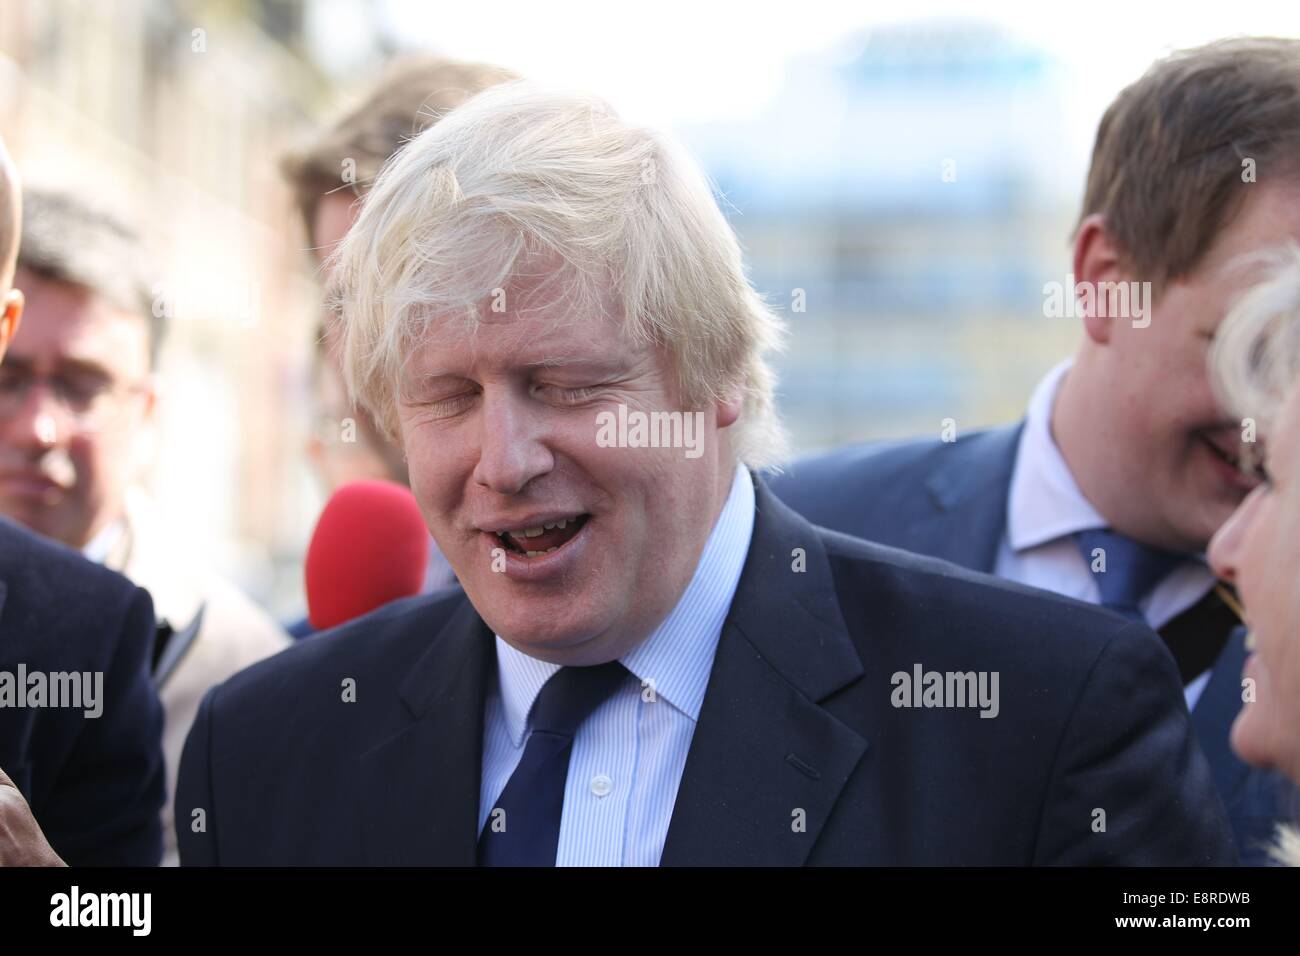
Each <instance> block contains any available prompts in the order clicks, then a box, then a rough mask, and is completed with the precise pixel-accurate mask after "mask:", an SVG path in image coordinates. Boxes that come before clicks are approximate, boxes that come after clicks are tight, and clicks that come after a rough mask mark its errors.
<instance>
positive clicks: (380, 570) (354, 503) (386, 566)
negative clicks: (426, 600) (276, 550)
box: [306, 481, 430, 630]
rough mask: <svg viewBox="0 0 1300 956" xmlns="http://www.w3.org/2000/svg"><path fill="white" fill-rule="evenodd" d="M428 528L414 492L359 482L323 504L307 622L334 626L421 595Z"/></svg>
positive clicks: (310, 563) (310, 561) (313, 548)
mask: <svg viewBox="0 0 1300 956" xmlns="http://www.w3.org/2000/svg"><path fill="white" fill-rule="evenodd" d="M429 544H430V541H429V529H428V528H426V527H425V525H424V518H423V517H422V516H421V514H420V506H419V505H418V504H416V501H415V495H413V494H411V491H410V489H409V488H406V487H404V486H402V485H399V484H395V483H393V482H391V481H353V482H349V483H348V484H346V485H342V486H340V487H339V489H338V490H337V491H335V492H334V494H333V495H331V496H330V500H329V501H327V502H326V503H325V508H324V510H323V511H321V514H320V518H318V519H317V520H316V530H315V531H314V532H312V536H311V544H310V545H309V546H308V548H307V565H306V579H307V619H308V620H309V621H310V622H311V626H312V627H314V628H316V629H317V630H325V629H326V628H330V627H336V626H337V625H339V624H342V623H344V622H345V621H350V620H352V619H353V618H356V617H360V616H361V615H363V614H368V613H369V612H371V611H373V610H374V609H375V608H377V607H380V606H381V605H384V604H387V603H388V602H389V601H395V600H397V599H398V598H403V597H409V596H410V595H412V594H419V593H420V589H421V587H422V586H423V585H424V570H425V567H426V565H427V564H428V563H429Z"/></svg>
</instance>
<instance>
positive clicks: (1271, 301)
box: [1210, 243, 1300, 433]
mask: <svg viewBox="0 0 1300 956" xmlns="http://www.w3.org/2000/svg"><path fill="white" fill-rule="evenodd" d="M1254 259H1255V261H1256V262H1259V263H1262V265H1263V266H1264V268H1265V273H1264V278H1263V279H1262V281H1260V282H1258V283H1257V284H1255V285H1253V286H1251V288H1250V289H1249V291H1247V292H1246V293H1245V294H1244V295H1243V296H1242V297H1241V298H1240V299H1239V300H1238V301H1237V303H1236V304H1235V305H1234V306H1233V308H1232V309H1231V310H1230V311H1229V313H1228V316H1227V317H1226V318H1225V319H1224V320H1223V324H1222V325H1221V326H1220V327H1219V330H1218V332H1217V334H1216V335H1215V340H1214V347H1213V348H1212V349H1211V352H1210V365H1211V374H1212V378H1213V381H1214V385H1215V389H1216V390H1217V391H1218V393H1219V396H1220V398H1221V399H1222V400H1223V403H1224V405H1225V406H1226V407H1227V409H1228V411H1229V412H1231V413H1233V414H1236V415H1241V416H1242V417H1249V418H1252V419H1254V421H1255V423H1256V425H1257V426H1258V430H1259V431H1260V432H1261V433H1267V432H1268V431H1270V430H1271V428H1272V425H1273V421H1274V419H1275V418H1276V416H1277V413H1278V411H1279V410H1280V409H1281V407H1282V404H1283V402H1284V401H1285V399H1286V395H1287V392H1289V391H1290V389H1291V387H1292V386H1293V385H1295V384H1297V383H1300V246H1297V245H1296V244H1294V243H1287V244H1286V245H1284V246H1282V247H1280V248H1277V249H1273V250H1270V251H1268V252H1265V253H1262V254H1260V255H1258V256H1256V257H1254Z"/></svg>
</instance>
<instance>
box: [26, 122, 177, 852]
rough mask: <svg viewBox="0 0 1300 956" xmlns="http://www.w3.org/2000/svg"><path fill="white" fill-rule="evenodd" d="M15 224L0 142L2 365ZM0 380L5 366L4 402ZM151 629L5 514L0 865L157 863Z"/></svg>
mask: <svg viewBox="0 0 1300 956" xmlns="http://www.w3.org/2000/svg"><path fill="white" fill-rule="evenodd" d="M20 218H21V213H20V203H19V192H18V183H17V178H16V175H15V173H14V170H13V166H12V164H11V162H10V160H9V154H8V152H7V151H6V150H5V147H4V143H3V141H0V303H2V304H3V311H2V312H0V360H2V359H3V358H4V353H5V350H6V348H7V347H8V345H9V343H10V342H11V340H12V338H13V336H14V333H15V332H16V331H17V330H18V328H19V326H20V320H21V318H22V314H23V294H22V292H21V291H20V290H18V289H15V288H13V278H14V260H15V254H16V251H17V249H16V246H17V241H18V236H19V220H20ZM8 372H9V366H8V365H3V364H0V401H3V402H7V401H9V400H10V399H11V398H12V394H11V392H10V391H9V389H8V388H7V386H8V385H10V384H11V383H12V381H13V380H12V379H10V378H9V377H8ZM153 622H154V615H153V610H152V608H151V607H150V604H149V596H148V595H147V594H145V593H144V592H143V591H141V590H140V589H139V588H137V587H134V586H132V585H131V584H130V582H128V581H126V580H125V579H123V578H122V577H121V576H120V575H117V574H113V573H111V572H109V571H106V570H104V569H103V568H99V567H97V566H95V565H94V564H92V563H91V562H89V561H87V560H85V559H84V558H83V557H81V556H80V555H78V554H77V553H76V552H74V551H70V550H68V549H67V548H64V547H61V546H59V545H55V544H52V543H50V542H47V541H45V540H43V539H41V538H39V537H37V536H36V535H33V534H31V533H29V532H28V531H26V530H24V529H22V528H19V527H18V526H16V525H14V524H12V523H10V522H9V521H8V520H5V519H0V866H43V865H56V866H57V865H59V864H60V863H65V862H66V863H68V864H70V865H73V866H78V865H113V866H153V865H156V864H157V862H158V858H159V855H160V854H161V852H162V833H161V829H160V826H161V820H160V817H159V810H160V809H161V808H162V806H163V802H164V799H165V796H166V794H165V791H164V772H163V755H162V750H161V747H160V745H159V739H160V735H161V733H162V708H161V707H160V706H159V704H158V697H157V695H156V693H155V692H154V689H153V687H152V686H151V685H150V683H149V660H150V650H151V646H152V640H151V639H152V637H153ZM60 675H62V676H60ZM68 675H71V676H72V677H73V679H74V681H73V683H74V684H76V685H79V688H78V689H79V690H81V691H82V695H81V696H82V699H81V700H79V701H77V702H76V706H71V707H69V706H68V704H69V702H68V701H57V700H52V699H50V698H49V694H50V693H51V692H52V691H53V688H54V687H55V686H56V685H57V684H59V683H60V682H62V681H66V677H67V676H68ZM86 677H89V689H90V691H91V696H93V697H94V699H93V700H91V699H86V695H85V693H84V692H85V690H86V680H85V678H86ZM33 678H37V679H38V680H39V681H41V682H43V684H44V688H45V689H44V690H42V691H41V692H40V696H39V698H37V696H36V694H35V692H36V691H37V689H38V685H37V684H34V683H33ZM78 679H80V680H78ZM96 685H98V691H97V692H96V691H95V687H96ZM64 686H69V685H67V684H66V683H65V684H64Z"/></svg>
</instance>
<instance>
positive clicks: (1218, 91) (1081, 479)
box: [773, 38, 1300, 864]
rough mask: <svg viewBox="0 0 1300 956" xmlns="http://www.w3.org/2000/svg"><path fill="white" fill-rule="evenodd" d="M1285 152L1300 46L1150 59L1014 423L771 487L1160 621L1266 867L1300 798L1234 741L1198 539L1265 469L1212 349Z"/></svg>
mask: <svg viewBox="0 0 1300 956" xmlns="http://www.w3.org/2000/svg"><path fill="white" fill-rule="evenodd" d="M1298 156H1300V40H1283V39H1259V38H1253V39H1252V38H1242V39H1235V40H1225V41H1220V42H1217V43H1212V44H1209V45H1207V46H1204V47H1200V48H1197V49H1193V50H1186V51H1182V52H1180V53H1176V54H1174V55H1171V56H1169V57H1167V58H1165V59H1163V60H1161V61H1159V62H1157V63H1156V64H1155V65H1153V66H1152V67H1151V68H1150V69H1149V70H1148V71H1147V73H1146V74H1145V75H1143V76H1142V77H1141V78H1139V79H1138V80H1136V81H1135V82H1134V83H1132V84H1130V85H1129V86H1128V87H1126V88H1125V89H1124V90H1123V91H1122V92H1121V93H1120V94H1119V96H1118V97H1117V98H1116V99H1115V102H1114V103H1112V104H1111V106H1110V108H1109V109H1107V111H1106V114H1105V116H1104V117H1103V118H1102V121H1101V125H1100V127H1099V128H1098V130H1097V139H1096V146H1095V148H1094V151H1093V156H1092V166H1091V168H1090V170H1089V173H1088V181H1087V188H1086V192H1085V195H1084V199H1083V207H1082V210H1081V213H1080V216H1079V221H1078V224H1077V226H1076V229H1075V234H1074V250H1073V251H1074V259H1073V269H1072V277H1073V278H1074V280H1075V281H1076V283H1077V295H1078V299H1079V312H1080V314H1082V315H1083V331H1084V333H1085V334H1084V336H1083V338H1082V340H1081V342H1080V345H1079V347H1078V350H1077V352H1076V354H1075V356H1074V357H1073V359H1071V360H1067V361H1064V362H1061V363H1059V364H1058V365H1057V366H1056V367H1055V368H1053V369H1052V370H1051V371H1050V372H1049V373H1048V374H1047V375H1046V376H1045V377H1044V378H1043V380H1042V382H1041V383H1040V384H1039V386H1038V388H1037V389H1036V390H1035V391H1034V394H1033V396H1032V397H1031V398H1030V400H1029V407H1028V412H1027V414H1026V416H1025V418H1024V419H1023V420H1022V421H1020V422H1018V423H1016V424H1013V425H1009V426H1005V427H1001V428H995V429H991V430H987V431H972V432H970V433H968V434H962V435H960V436H959V437H958V439H957V440H956V441H955V442H949V441H940V440H937V439H923V440H919V441H914V442H905V443H896V444H891V445H889V446H858V447H852V448H847V449H841V450H838V451H834V452H831V453H829V454H827V455H824V456H818V457H816V458H813V459H809V460H807V461H803V462H798V463H796V464H795V465H794V466H793V467H792V468H791V469H790V471H789V472H788V473H787V474H786V475H784V476H782V477H781V478H779V479H777V480H775V481H774V483H773V489H774V490H775V491H776V492H777V494H778V495H779V496H781V497H782V498H783V500H785V502H786V503H787V504H789V505H791V506H792V507H794V508H795V509H796V510H797V511H799V512H800V513H801V514H803V515H804V516H805V517H806V518H808V519H809V520H811V521H814V522H816V523H817V524H820V525H823V526H825V527H828V528H834V529H835V530H837V531H842V532H845V533H847V534H853V535H859V536H861V537H864V538H869V539H871V540H873V541H880V542H882V543H885V544H889V545H894V546H897V547H901V548H907V549H908V550H910V551H917V552H920V553H922V554H929V555H933V556H935V557H939V558H943V559H945V560H949V561H953V562H955V563H958V564H961V565H964V566H966V567H969V568H973V569H975V570H977V571H985V572H992V573H995V574H997V575H998V576H1000V577H1004V578H1007V579H1009V580H1012V581H1016V582H1019V583H1021V584H1028V585H1032V586H1035V587H1041V588H1047V589H1049V590H1052V591H1056V592H1058V593H1061V594H1064V595H1067V596H1069V597H1072V598H1077V599H1080V600H1084V601H1088V602H1089V603H1094V604H1100V605H1102V606H1104V607H1106V608H1108V609H1110V610H1112V611H1114V612H1116V613H1118V614H1120V615H1122V616H1124V617H1126V618H1129V619H1131V620H1135V621H1141V622H1145V623H1146V624H1147V625H1149V626H1150V627H1151V628H1153V629H1155V630H1157V631H1158V632H1159V634H1160V636H1161V638H1162V639H1163V640H1164V643H1165V645H1166V646H1167V647H1168V649H1169V651H1170V653H1171V654H1172V655H1173V657H1174V659H1175V661H1176V662H1177V664H1178V670H1179V675H1180V678H1181V682H1182V684H1183V685H1184V693H1185V696H1186V702H1187V706H1188V707H1189V708H1191V712H1192V724H1193V726H1194V728H1195V729H1196V732H1197V737H1198V740H1199V742H1200V745H1201V747H1202V748H1203V749H1204V751H1205V753H1206V756H1207V758H1208V759H1209V761H1210V766H1211V769H1212V771H1213V773H1214V777H1215V783H1216V785H1217V787H1218V790H1219V793H1220V795H1221V796H1222V798H1223V800H1224V802H1225V804H1226V805H1227V808H1228V813H1229V817H1230V820H1231V822H1232V825H1233V829H1234V831H1235V833H1236V837H1237V843H1238V848H1239V850H1240V852H1241V857H1242V860H1243V862H1246V863H1252V864H1254V863H1260V864H1262V863H1266V862H1267V861H1268V846H1269V843H1270V841H1271V834H1272V830H1273V828H1274V826H1275V825H1276V822H1277V821H1278V820H1279V819H1285V818H1286V817H1287V816H1288V815H1289V810H1288V805H1289V804H1290V802H1291V801H1292V799H1293V797H1292V790H1291V788H1290V787H1289V786H1287V784H1286V782H1285V780H1283V779H1282V778H1281V777H1280V776H1278V775H1276V774H1270V773H1268V772H1266V771H1262V770H1255V769H1252V768H1248V767H1247V766H1246V765H1245V764H1243V763H1242V762H1241V761H1240V760H1239V759H1237V758H1236V757H1235V756H1234V754H1233V753H1232V750H1231V749H1230V748H1229V746H1228V729H1229V727H1231V725H1232V722H1233V720H1234V718H1235V717H1236V715H1237V713H1238V711H1239V710H1240V709H1241V706H1242V699H1243V695H1248V694H1249V688H1248V687H1247V686H1243V684H1242V677H1241V671H1242V664H1243V663H1244V661H1245V659H1246V648H1245V645H1244V641H1243V636H1242V634H1241V633H1240V632H1239V631H1237V626H1238V624H1239V620H1238V617H1237V615H1236V613H1235V612H1234V610H1233V604H1234V603H1235V601H1234V599H1233V598H1232V596H1231V594H1230V593H1227V592H1225V591H1224V590H1223V589H1222V588H1220V587H1218V586H1216V581H1215V577H1214V574H1213V572H1211V570H1210V569H1209V567H1208V566H1207V564H1206V561H1205V548H1206V545H1207V544H1208V543H1209V540H1210V536H1211V535H1212V534H1213V533H1214V531H1215V529H1216V528H1218V527H1219V526H1220V525H1221V524H1222V523H1223V522H1224V521H1225V520H1226V519H1227V517H1228V515H1229V514H1231V513H1232V510H1233V509H1234V508H1235V507H1236V506H1237V504H1238V503H1240V502H1241V500H1242V499H1243V498H1244V497H1245V496H1246V494H1247V493H1248V492H1249V490H1250V489H1251V488H1252V487H1254V486H1255V485H1256V483H1257V478H1256V477H1255V476H1253V475H1251V474H1247V473H1246V472H1245V471H1244V470H1243V469H1242V468H1241V467H1240V464H1241V460H1242V451H1243V447H1244V444H1243V442H1249V441H1253V440H1254V426H1253V425H1252V424H1251V423H1249V422H1243V421H1240V420H1237V419H1234V418H1233V417H1232V416H1229V415H1228V414H1227V413H1226V412H1224V411H1223V410H1222V408H1221V407H1220V405H1219V403H1218V402H1217V401H1216V399H1215V396H1214V393H1213V391H1212V390H1211V388H1210V380H1209V375H1208V373H1207V365H1206V356H1207V354H1208V350H1209V348H1210V344H1211V343H1212V342H1213V341H1214V338H1215V334H1216V330H1217V329H1218V326H1219V324H1220V323H1221V322H1222V321H1223V317H1224V316H1225V314H1226V313H1227V312H1228V310H1229V308H1230V307H1231V305H1232V303H1233V302H1234V301H1235V300H1236V298H1237V297H1238V296H1239V295H1240V294H1241V293H1242V291H1243V290H1245V289H1247V288H1249V286H1250V284H1251V282H1252V281H1253V279H1254V278H1255V276H1256V270H1255V269H1254V268H1252V267H1251V259H1252V257H1253V256H1254V255H1255V254H1257V253H1258V252H1260V251H1261V250H1263V249H1266V248H1268V247H1270V246H1272V245H1274V244H1277V243H1280V242H1283V241H1286V240H1288V239H1293V240H1294V239H1300V162H1298V161H1297V157H1298ZM1116 290H1119V291H1121V292H1124V293H1125V294H1122V295H1118V296H1117V295H1115V294H1114V293H1115V291H1116ZM1125 290H1129V291H1127V292H1126V291H1125ZM1143 290H1146V291H1145V292H1144V291H1143ZM1071 292H1072V294H1074V293H1075V292H1076V290H1071ZM1134 292H1135V293H1136V294H1133V293H1134ZM1135 303H1136V304H1137V305H1138V307H1135ZM1125 304H1127V306H1128V308H1124V307H1123V306H1124V305H1125ZM1117 305H1118V306H1120V308H1116V306H1117ZM954 413H956V410H954ZM957 417H958V419H959V420H960V416H959V415H958V416H957ZM1225 594H1226V597H1225Z"/></svg>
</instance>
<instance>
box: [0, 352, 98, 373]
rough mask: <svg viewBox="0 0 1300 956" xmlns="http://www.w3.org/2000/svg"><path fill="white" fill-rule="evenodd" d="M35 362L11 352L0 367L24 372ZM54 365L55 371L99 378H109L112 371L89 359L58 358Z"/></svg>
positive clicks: (29, 369) (33, 365)
mask: <svg viewBox="0 0 1300 956" xmlns="http://www.w3.org/2000/svg"><path fill="white" fill-rule="evenodd" d="M35 364H36V363H34V362H33V361H32V360H31V359H29V358H27V357H26V356H23V355H14V354H12V353H11V354H9V355H6V356H5V360H4V364H3V365H2V366H0V369H3V368H8V369H21V370H22V371H25V372H26V371H31V369H32V368H34V367H35ZM54 367H55V371H56V372H58V373H63V374H67V373H68V372H71V373H73V374H78V375H95V376H98V377H99V378H105V379H111V378H112V377H113V373H112V372H111V371H109V370H108V368H107V367H105V366H104V365H103V364H101V363H99V362H95V361H92V360H90V359H78V358H60V359H59V360H58V361H57V362H56V363H55V366H54Z"/></svg>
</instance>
